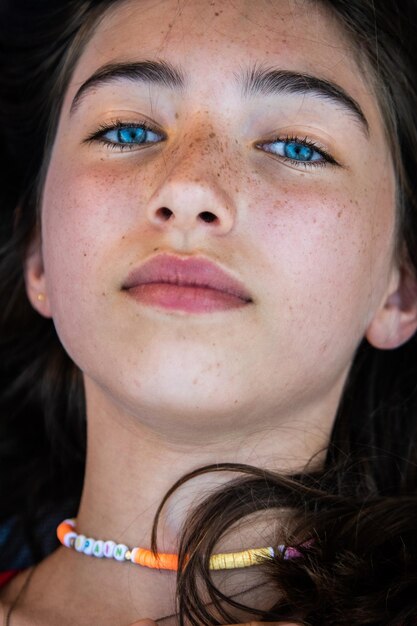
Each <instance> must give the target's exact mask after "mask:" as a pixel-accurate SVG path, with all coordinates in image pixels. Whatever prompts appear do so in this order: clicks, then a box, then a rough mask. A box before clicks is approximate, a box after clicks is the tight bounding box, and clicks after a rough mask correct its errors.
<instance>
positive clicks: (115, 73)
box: [70, 61, 185, 114]
mask: <svg viewBox="0 0 417 626" xmlns="http://www.w3.org/2000/svg"><path fill="white" fill-rule="evenodd" d="M119 78H124V79H128V80H132V81H135V82H137V81H143V82H146V83H155V84H158V85H163V86H165V87H168V88H170V89H183V87H184V84H185V80H184V76H183V74H182V72H181V70H180V69H177V68H175V67H173V66H172V65H170V64H169V63H167V62H166V61H136V62H131V63H129V62H123V63H109V64H107V65H103V66H102V67H100V68H99V69H98V70H97V71H95V72H94V74H93V75H92V76H90V78H88V79H87V80H86V81H85V82H84V83H83V84H82V85H81V87H80V88H79V89H78V91H77V93H76V94H75V97H74V99H73V101H72V104H71V109H70V114H72V113H74V111H75V109H76V108H77V106H78V105H79V103H80V101H81V100H82V98H83V97H84V96H86V94H87V93H88V91H90V90H91V89H93V88H95V87H98V86H100V85H106V84H108V83H111V82H113V81H114V80H117V79H119Z"/></svg>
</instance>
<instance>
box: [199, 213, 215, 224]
mask: <svg viewBox="0 0 417 626" xmlns="http://www.w3.org/2000/svg"><path fill="white" fill-rule="evenodd" d="M200 217H201V219H202V220H204V222H215V221H216V220H217V217H216V216H215V215H214V213H210V212H209V211H203V212H202V213H200Z"/></svg>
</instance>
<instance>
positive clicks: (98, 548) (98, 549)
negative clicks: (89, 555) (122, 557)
mask: <svg viewBox="0 0 417 626" xmlns="http://www.w3.org/2000/svg"><path fill="white" fill-rule="evenodd" d="M103 546H104V541H102V540H101V539H97V541H96V542H95V544H94V548H93V556H96V557H97V558H98V559H101V557H102V556H103Z"/></svg>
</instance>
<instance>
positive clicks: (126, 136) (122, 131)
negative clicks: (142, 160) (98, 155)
mask: <svg viewBox="0 0 417 626" xmlns="http://www.w3.org/2000/svg"><path fill="white" fill-rule="evenodd" d="M145 132H146V131H145V130H144V129H143V128H132V127H130V128H119V130H118V131H117V140H118V141H119V142H120V143H132V142H135V143H140V142H141V141H143V140H144V138H145Z"/></svg>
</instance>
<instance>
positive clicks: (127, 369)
mask: <svg viewBox="0 0 417 626" xmlns="http://www.w3.org/2000/svg"><path fill="white" fill-rule="evenodd" d="M144 61H146V62H151V63H153V64H155V65H152V66H151V65H149V64H148V65H143V62H144ZM108 64H120V66H119V67H117V68H115V67H114V68H113V69H112V70H111V71H110V72H108V73H107V74H106V78H105V79H103V80H101V81H94V82H90V84H89V85H87V86H85V87H84V88H82V93H80V92H79V97H77V98H76V102H74V98H75V96H76V94H77V92H78V90H79V89H80V87H81V86H82V85H83V84H84V85H85V81H88V80H89V78H90V77H91V76H92V75H94V74H95V73H96V72H97V71H99V70H100V68H103V66H106V65H108ZM125 64H137V65H135V66H132V67H127V66H126V65H125ZM168 65H169V68H170V71H168V70H167V68H168ZM303 75H308V76H310V77H312V78H308V79H307V78H305V77H303ZM180 83H181V84H180ZM118 125H119V126H120V125H123V128H119V129H118V128H117V126H118ZM394 195H395V191H394V175H393V168H392V164H391V160H390V154H389V149H388V146H387V143H386V140H385V137H384V130H383V124H382V121H381V118H380V115H379V112H378V107H377V103H376V100H375V97H374V96H373V95H372V93H371V84H370V81H369V80H367V79H366V78H365V77H364V75H363V73H361V71H360V70H359V68H358V66H357V65H356V62H355V54H354V51H353V50H352V49H351V48H350V45H349V42H348V41H347V40H346V39H345V38H344V36H343V34H342V32H341V30H339V28H338V26H337V24H336V23H335V22H334V21H333V20H332V19H331V18H330V17H329V16H328V15H326V14H325V13H324V12H323V10H321V9H319V8H317V7H316V6H314V4H313V3H309V2H295V1H294V2H292V1H287V0H282V1H277V2H268V1H266V0H265V1H263V0H259V1H257V2H252V1H250V0H246V1H245V0H238V1H237V2H233V3H232V2H230V3H229V2H223V1H218V2H217V1H215V0H213V2H207V1H206V0H193V2H178V0H160V1H159V2H155V1H154V0H136V1H130V2H126V3H123V4H119V5H117V4H116V6H115V9H113V10H112V11H111V12H110V13H108V14H107V16H106V17H105V18H104V20H103V21H102V22H101V23H100V25H99V26H98V28H97V29H96V31H95V33H94V34H93V36H92V38H91V40H90V41H89V43H88V45H87V47H86V49H85V50H84V52H83V54H82V57H81V60H80V61H79V63H78V65H77V67H76V70H75V73H74V75H73V77H72V80H71V83H70V85H69V88H68V91H67V93H66V97H65V102H64V106H63V110H62V113H61V118H60V123H59V128H58V131H57V136H56V140H55V143H54V147H53V152H52V158H51V162H50V167H49V171H48V174H47V178H46V183H45V188H44V195H43V203H42V252H43V261H44V271H45V275H44V277H45V285H46V287H45V289H46V293H47V305H44V306H46V307H49V309H50V313H51V315H52V316H53V319H54V321H55V324H56V327H57V330H58V333H59V335H60V338H61V340H62V342H63V344H64V346H65V347H66V349H67V351H68V352H69V354H70V355H71V356H72V358H73V359H74V360H75V362H76V363H77V364H78V365H79V366H80V368H81V369H82V370H83V371H84V373H85V376H86V381H87V390H88V389H89V387H91V386H95V388H96V389H100V390H101V391H100V393H101V394H102V396H103V397H105V398H107V401H108V402H110V403H114V405H116V404H117V405H118V406H119V407H122V408H123V409H125V410H128V411H130V412H132V413H134V414H139V413H140V414H141V415H142V418H143V419H146V416H147V415H149V416H152V419H153V420H156V419H160V420H161V424H165V425H167V427H169V424H171V425H172V426H171V427H172V428H174V426H175V428H177V429H178V431H177V432H178V433H180V432H182V428H183V429H184V430H187V429H188V431H190V427H191V426H195V427H196V428H197V429H198V430H199V431H200V433H201V431H204V430H205V429H212V430H213V429H217V428H218V429H220V430H221V431H222V432H225V431H227V430H228V429H230V430H231V431H232V430H233V429H234V428H235V427H236V425H238V426H239V428H240V429H241V430H242V432H243V431H244V429H245V428H246V427H247V428H250V427H251V424H252V426H253V425H257V424H260V425H261V424H279V421H278V420H279V419H280V416H281V418H282V420H283V421H285V420H286V419H289V418H291V419H295V418H296V417H297V416H302V415H303V414H306V413H308V414H309V415H313V416H314V415H317V414H318V413H320V414H321V415H322V419H323V420H331V419H332V418H333V415H334V410H335V408H336V406H337V401H338V398H339V396H340V392H341V388H342V385H343V382H344V380H345V377H346V373H347V371H348V368H349V365H350V363H351V360H352V357H353V354H354V351H355V348H356V347H357V345H358V343H359V342H360V341H361V339H362V337H363V336H364V334H365V333H366V330H367V328H368V326H369V324H370V323H371V320H372V319H373V318H374V316H375V314H376V313H377V311H378V310H379V309H380V307H381V306H382V303H383V302H384V300H385V298H386V295H387V291H388V289H389V286H390V284H391V283H392V281H393V276H394V274H395V271H396V270H395V268H394V263H393V250H394V238H395V201H394ZM162 254H169V255H174V256H175V257H177V259H179V260H181V259H184V258H186V257H187V258H188V257H196V258H198V259H206V260H210V261H212V262H214V263H215V264H217V265H218V266H219V267H221V268H222V269H223V270H224V271H226V273H227V274H229V276H232V277H234V278H235V279H237V280H238V281H240V283H241V284H242V285H243V286H244V290H245V292H246V294H247V295H248V296H249V297H250V299H251V301H249V302H248V301H245V300H243V299H239V298H232V297H230V296H229V297H228V296H224V297H223V296H219V294H218V293H217V294H216V293H215V292H213V291H210V292H207V291H206V292H204V293H205V295H202V293H203V292H197V293H196V292H193V296H192V298H195V299H193V300H192V303H191V304H190V297H189V296H188V297H187V294H186V291H185V290H186V289H187V288H186V287H183V289H182V290H181V289H179V288H178V287H177V288H175V287H174V288H172V287H171V289H174V290H175V289H178V291H177V292H175V293H174V295H173V298H174V300H172V301H170V302H171V304H170V305H169V304H167V302H168V301H167V300H166V298H170V297H171V296H172V293H171V294H168V291H167V288H166V287H162V288H161V289H160V290H159V291H157V290H152V289H151V288H144V289H142V291H141V290H140V289H139V290H133V289H127V288H126V285H127V284H128V277H129V275H130V273H131V272H132V270H134V269H135V268H138V267H139V266H140V265H141V264H142V263H144V262H145V261H147V260H149V259H151V258H154V257H158V256H159V255H162ZM129 284H130V283H129ZM188 289H189V288H188ZM187 293H188V294H191V292H190V291H189V292H187ZM39 306H40V305H39ZM206 306H207V309H205V307H206ZM44 312H45V310H44ZM143 416H145V417H143ZM174 416H176V418H175V420H174ZM255 418H258V420H259V421H257V422H254V420H255ZM149 419H151V417H149ZM164 420H165V421H164ZM191 430H192V431H193V432H195V429H191Z"/></svg>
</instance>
